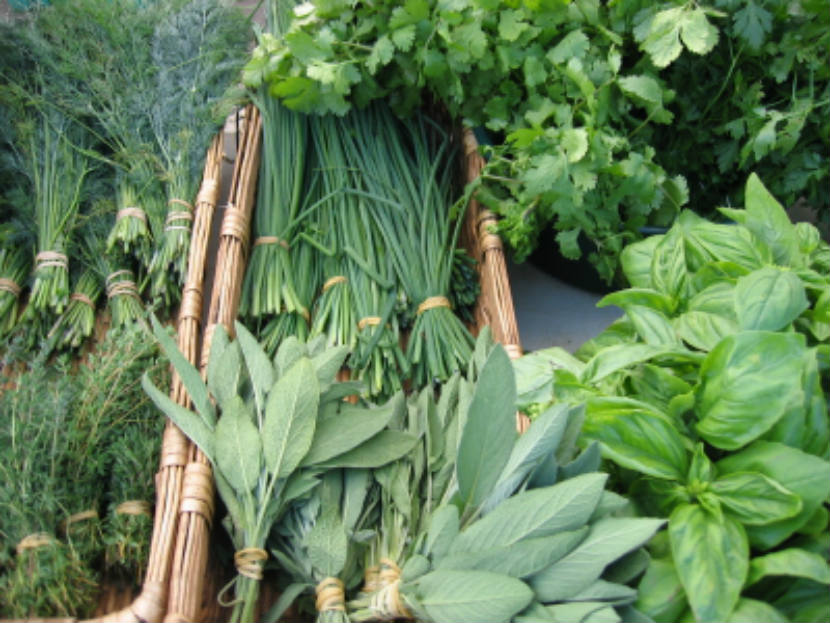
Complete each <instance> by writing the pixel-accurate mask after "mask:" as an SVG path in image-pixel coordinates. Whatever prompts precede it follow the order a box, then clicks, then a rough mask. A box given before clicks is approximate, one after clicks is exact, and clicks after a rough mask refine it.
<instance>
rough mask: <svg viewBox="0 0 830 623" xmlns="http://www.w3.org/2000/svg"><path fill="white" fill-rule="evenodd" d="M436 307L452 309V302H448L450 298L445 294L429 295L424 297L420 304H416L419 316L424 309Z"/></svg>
mask: <svg viewBox="0 0 830 623" xmlns="http://www.w3.org/2000/svg"><path fill="white" fill-rule="evenodd" d="M436 307H447V308H449V309H452V304H451V303H450V299H448V298H447V297H446V296H429V297H427V298H425V299H424V300H423V302H422V303H421V304H420V305H418V315H419V316H420V315H421V314H423V313H424V312H425V311H429V310H430V309H435V308H436Z"/></svg>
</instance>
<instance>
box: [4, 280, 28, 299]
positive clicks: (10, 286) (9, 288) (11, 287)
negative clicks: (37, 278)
mask: <svg viewBox="0 0 830 623" xmlns="http://www.w3.org/2000/svg"><path fill="white" fill-rule="evenodd" d="M0 291H2V292H10V293H11V294H12V295H13V296H14V297H15V298H17V297H18V296H20V293H21V292H22V291H23V288H21V287H20V286H19V285H18V284H17V283H16V282H14V281H12V280H11V279H6V278H5V277H0Z"/></svg>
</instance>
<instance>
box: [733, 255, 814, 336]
mask: <svg viewBox="0 0 830 623" xmlns="http://www.w3.org/2000/svg"><path fill="white" fill-rule="evenodd" d="M809 306H810V304H809V302H808V301H807V293H806V292H805V290H804V286H803V285H802V283H801V280H800V279H799V278H798V276H797V275H796V274H795V273H792V272H790V271H785V270H781V269H780V268H775V267H773V266H767V267H764V268H761V269H759V270H756V271H754V272H752V273H750V274H749V275H747V276H745V277H741V278H740V279H738V283H737V285H736V287H735V310H736V312H737V314H738V322H739V324H740V326H741V328H742V329H758V330H761V331H778V330H779V329H783V328H785V327H786V326H788V325H789V324H790V323H792V322H793V321H794V320H795V319H796V318H798V317H799V316H800V315H801V313H802V312H803V311H804V310H805V309H807V308H808V307H809Z"/></svg>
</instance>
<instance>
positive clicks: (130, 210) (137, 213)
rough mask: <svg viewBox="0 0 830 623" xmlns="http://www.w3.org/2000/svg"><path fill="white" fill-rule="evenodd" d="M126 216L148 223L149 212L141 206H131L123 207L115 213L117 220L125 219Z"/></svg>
mask: <svg viewBox="0 0 830 623" xmlns="http://www.w3.org/2000/svg"><path fill="white" fill-rule="evenodd" d="M125 218H137V219H138V220H139V221H141V222H143V223H144V224H145V225H146V224H147V213H146V212H145V211H144V210H142V209H141V208H139V207H136V206H129V207H127V208H121V209H120V210H118V212H116V213H115V222H116V223H117V222H118V221H121V220H124V219H125Z"/></svg>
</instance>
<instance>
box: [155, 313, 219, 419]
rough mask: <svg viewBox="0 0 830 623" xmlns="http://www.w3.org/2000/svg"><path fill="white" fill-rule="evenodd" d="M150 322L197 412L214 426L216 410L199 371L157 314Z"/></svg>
mask: <svg viewBox="0 0 830 623" xmlns="http://www.w3.org/2000/svg"><path fill="white" fill-rule="evenodd" d="M150 322H151V323H152V324H153V334H154V335H155V336H156V339H157V340H158V342H159V344H160V345H161V348H162V350H163V351H164V354H165V355H167V358H168V359H169V360H170V363H171V364H172V365H173V368H174V369H175V370H176V374H178V375H179V378H180V379H181V381H182V384H183V385H184V387H185V389H186V390H187V394H188V396H190V400H191V401H192V402H193V408H194V409H196V412H197V413H198V414H199V415H200V416H201V418H202V421H203V422H204V423H205V424H206V425H207V426H213V425H214V424H216V410H215V409H214V407H213V403H212V402H211V401H210V398H209V396H208V391H207V387H206V386H205V384H204V382H203V381H202V377H201V375H200V374H199V371H198V370H197V369H196V368H195V367H194V366H193V364H192V363H190V362H189V361H188V360H187V359H186V358H185V356H184V355H182V352H181V351H180V350H179V347H178V346H177V345H176V342H175V341H174V340H173V338H171V337H170V335H169V334H168V333H167V331H165V330H164V328H163V327H162V326H161V325H160V324H159V321H158V320H157V319H156V317H155V315H151V316H150ZM145 389H146V388H145ZM156 404H158V403H156ZM159 408H161V407H159ZM180 428H181V427H180Z"/></svg>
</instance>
